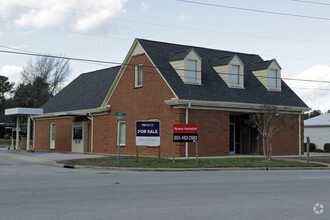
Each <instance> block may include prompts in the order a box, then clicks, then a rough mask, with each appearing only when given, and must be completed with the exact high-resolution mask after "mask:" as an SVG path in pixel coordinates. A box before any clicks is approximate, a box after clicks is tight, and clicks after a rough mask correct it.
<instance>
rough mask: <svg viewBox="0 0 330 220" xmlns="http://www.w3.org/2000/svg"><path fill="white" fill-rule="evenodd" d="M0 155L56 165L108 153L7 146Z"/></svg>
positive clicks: (1, 150)
mask: <svg viewBox="0 0 330 220" xmlns="http://www.w3.org/2000/svg"><path fill="white" fill-rule="evenodd" d="M0 157H5V158H10V159H15V160H22V161H26V162H31V163H36V164H42V165H56V164H57V163H56V162H57V161H62V160H73V159H86V158H100V157H107V156H106V155H97V154H81V153H71V152H68V153H66V152H40V151H38V152H27V151H10V150H8V149H7V148H0Z"/></svg>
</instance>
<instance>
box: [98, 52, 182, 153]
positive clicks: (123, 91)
mask: <svg viewBox="0 0 330 220" xmlns="http://www.w3.org/2000/svg"><path fill="white" fill-rule="evenodd" d="M129 63H130V64H132V65H128V66H127V67H126V70H125V72H124V74H123V76H122V78H121V79H120V82H119V84H118V86H117V88H116V90H115V92H114V94H113V95H112V97H111V99H110V102H109V105H110V106H111V111H110V113H109V114H108V115H103V116H95V119H94V124H95V127H94V150H95V152H100V153H110V154H116V153H117V132H118V131H117V126H118V125H117V119H116V117H115V113H116V112H124V113H126V114H127V115H126V116H125V117H124V119H123V121H125V122H126V146H121V148H120V151H121V154H123V155H125V154H130V155H135V153H136V145H135V122H136V121H137V120H149V119H158V120H160V129H161V140H160V142H161V155H162V157H170V156H172V149H173V142H172V139H173V137H172V135H173V132H172V130H173V124H174V123H183V120H184V118H185V112H184V110H182V109H172V107H171V106H168V105H167V104H166V103H165V102H164V100H168V99H171V98H174V97H175V96H174V94H173V93H172V92H171V90H170V89H169V87H168V86H167V84H166V83H165V81H164V80H163V79H162V77H161V76H160V74H159V73H158V72H157V70H156V69H155V68H148V66H152V63H151V62H150V61H149V60H148V58H147V56H146V55H144V54H142V55H136V56H134V57H132V59H131V60H130V62H129ZM136 64H143V66H144V67H143V86H142V87H140V88H135V70H134V65H136ZM139 153H140V155H154V156H156V155H158V149H156V148H152V147H140V150H139ZM183 154H184V145H183V144H177V145H176V155H177V156H180V155H183Z"/></svg>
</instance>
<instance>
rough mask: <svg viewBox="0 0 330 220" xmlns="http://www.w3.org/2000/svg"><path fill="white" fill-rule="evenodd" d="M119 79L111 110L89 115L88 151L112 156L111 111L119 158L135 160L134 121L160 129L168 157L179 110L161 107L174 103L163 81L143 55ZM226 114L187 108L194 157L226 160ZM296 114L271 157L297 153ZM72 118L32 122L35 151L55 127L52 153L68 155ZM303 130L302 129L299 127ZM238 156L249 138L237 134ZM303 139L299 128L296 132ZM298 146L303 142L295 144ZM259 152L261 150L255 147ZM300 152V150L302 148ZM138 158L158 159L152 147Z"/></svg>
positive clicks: (181, 147) (45, 145)
mask: <svg viewBox="0 0 330 220" xmlns="http://www.w3.org/2000/svg"><path fill="white" fill-rule="evenodd" d="M129 64H132V65H127V66H126V70H125V72H124V74H123V75H122V77H121V79H120V81H119V83H118V85H117V87H116V89H115V91H114V93H113V95H112V96H111V99H110V101H109V103H108V104H109V105H110V106H111V111H110V112H109V113H108V114H104V115H95V116H94V141H93V152H96V153H105V154H116V153H117V150H118V149H117V132H118V129H117V126H118V124H117V119H116V117H115V113H116V112H124V113H126V114H127V115H126V116H125V117H124V119H123V121H125V122H126V145H125V146H121V149H120V150H121V154H122V155H135V153H136V146H135V122H136V121H139V120H150V119H158V120H159V121H160V126H161V128H160V129H161V140H160V142H161V156H162V157H171V156H172V149H173V141H172V139H173V124H178V123H185V120H186V115H185V109H176V108H173V107H172V106H169V105H167V104H166V103H165V100H169V99H171V98H175V94H173V92H172V91H171V89H170V88H169V86H168V85H167V83H166V82H165V80H164V79H163V78H162V76H161V75H160V74H159V73H158V71H157V70H156V68H148V66H152V63H151V62H150V61H149V59H148V58H147V56H146V55H144V54H142V55H136V56H133V57H132V58H131V60H130V61H129ZM136 64H142V65H143V66H144V68H143V86H142V87H139V88H135V69H134V65H136ZM229 116H230V112H229V111H220V110H197V109H189V118H188V120H189V123H194V124H198V127H199V129H198V130H199V141H198V146H199V156H224V155H229V137H230V129H229ZM298 117H299V116H298V115H287V116H285V120H286V124H285V126H283V127H282V128H281V130H280V132H279V133H277V134H276V135H275V136H274V138H273V154H274V155H283V154H298V152H299V150H298V139H299V135H298V126H299V122H298V119H299V118H298ZM73 119H74V118H73V117H72V118H62V119H52V120H36V139H35V149H36V150H49V142H50V140H49V139H50V123H51V122H55V124H56V141H55V150H56V151H71V144H72V121H73ZM301 127H302V128H303V125H301ZM88 133H89V137H88V152H90V151H91V122H90V123H89V131H88ZM242 136H243V137H242V153H243V154H248V153H249V147H248V146H249V138H248V136H247V134H245V133H244V131H242ZM301 137H302V140H303V129H302V135H301ZM301 143H303V141H302V142H301ZM175 146H176V147H175V149H176V153H175V154H176V156H178V157H179V156H180V157H183V156H184V155H185V144H184V143H177V144H176V145H175ZM259 146H260V150H259V152H260V153H262V146H261V143H259ZM302 152H303V147H302ZM139 153H140V155H152V156H155V155H157V154H158V149H157V148H152V147H140V150H139ZM189 156H195V144H194V143H190V144H189Z"/></svg>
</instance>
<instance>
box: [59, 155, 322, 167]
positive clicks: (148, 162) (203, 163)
mask: <svg viewBox="0 0 330 220" xmlns="http://www.w3.org/2000/svg"><path fill="white" fill-rule="evenodd" d="M59 163H62V164H72V165H85V166H105V167H144V168H198V167H200V168H219V167H323V165H320V164H315V163H310V164H309V165H308V164H306V163H301V162H292V161H284V160H273V161H272V162H265V161H264V159H263V158H251V157H250V158H217V159H199V160H198V164H196V160H195V159H180V160H175V163H174V164H173V163H172V160H171V159H161V160H160V161H158V159H157V158H154V157H139V162H136V157H134V156H122V157H120V163H119V164H118V163H117V157H113V156H112V157H104V158H89V159H79V160H67V161H60V162H59Z"/></svg>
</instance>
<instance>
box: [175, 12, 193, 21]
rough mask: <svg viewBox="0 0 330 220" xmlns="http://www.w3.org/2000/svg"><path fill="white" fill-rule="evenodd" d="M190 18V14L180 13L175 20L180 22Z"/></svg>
mask: <svg viewBox="0 0 330 220" xmlns="http://www.w3.org/2000/svg"><path fill="white" fill-rule="evenodd" d="M190 18H191V16H190V15H186V14H182V15H180V16H179V17H178V18H177V19H176V20H177V21H181V22H182V21H186V20H189V19H190Z"/></svg>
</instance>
